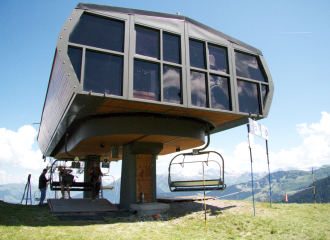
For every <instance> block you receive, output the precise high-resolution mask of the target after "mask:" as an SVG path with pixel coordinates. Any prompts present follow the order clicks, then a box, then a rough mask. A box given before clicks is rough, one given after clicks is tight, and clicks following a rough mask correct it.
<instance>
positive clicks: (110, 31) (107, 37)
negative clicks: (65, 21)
mask: <svg viewBox="0 0 330 240" xmlns="http://www.w3.org/2000/svg"><path fill="white" fill-rule="evenodd" d="M124 29H125V24H124V23H123V22H119V21H114V20H110V19H106V18H100V17H95V16H92V15H89V14H83V15H82V16H81V17H80V19H79V22H78V23H77V25H76V26H75V28H74V29H73V31H72V33H71V34H70V37H69V42H72V43H78V44H82V45H87V46H92V47H98V48H104V49H108V50H113V51H118V52H123V51H124Z"/></svg>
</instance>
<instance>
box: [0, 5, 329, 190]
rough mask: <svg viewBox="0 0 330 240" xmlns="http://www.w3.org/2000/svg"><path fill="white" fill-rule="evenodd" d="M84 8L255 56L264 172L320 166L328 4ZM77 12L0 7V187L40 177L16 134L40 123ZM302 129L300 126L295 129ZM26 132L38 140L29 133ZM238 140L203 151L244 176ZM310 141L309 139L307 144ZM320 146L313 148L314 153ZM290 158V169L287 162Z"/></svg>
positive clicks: (242, 139)
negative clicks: (259, 65) (172, 24)
mask: <svg viewBox="0 0 330 240" xmlns="http://www.w3.org/2000/svg"><path fill="white" fill-rule="evenodd" d="M91 3H94V4H103V5H110V6H118V7H127V8H136V9H142V10H150V11H158V12H165V13H177V12H180V14H181V15H185V16H187V17H190V18H192V19H194V20H197V21H199V22H201V23H203V24H206V25H208V26H210V27H212V28H214V29H216V30H219V31H221V32H223V33H225V34H228V35H230V36H232V37H235V38H237V39H239V40H241V41H243V42H245V43H247V44H250V45H252V46H254V47H256V48H259V49H260V50H261V51H262V52H263V55H264V57H265V59H266V62H267V64H268V67H269V69H270V72H271V74H272V77H273V80H274V85H275V94H274V100H273V103H272V106H271V110H270V114H269V116H268V118H267V119H264V120H261V121H259V122H260V123H261V124H263V125H265V126H266V127H268V129H269V134H270V140H269V148H270V149H269V150H270V151H271V152H272V155H271V168H273V169H276V168H279V167H284V168H285V167H298V168H303V167H309V166H313V165H315V166H319V165H323V164H330V150H329V149H330V136H329V135H330V132H329V127H327V126H328V124H327V123H328V121H329V117H328V115H329V113H330V109H329V99H330V97H329V93H328V92H329V90H328V89H329V87H330V83H329V82H330V79H329V78H330V77H329V74H328V73H327V71H325V70H326V69H328V68H329V66H328V64H329V56H330V50H329V43H328V42H329V39H330V18H329V16H328V11H329V9H330V2H329V1H290V0H289V1H237V0H231V1H220V0H210V1H207V2H205V1H191V0H190V1H180V0H176V1H158V0H152V1H131V0H129V1H93V2H91ZM77 4H78V2H77V1H68V0H66V1H62V0H57V1H9V0H3V1H2V2H1V8H0V31H1V38H0V48H1V54H0V84H1V85H0V86H1V94H0V102H1V105H0V116H1V118H0V129H1V131H0V134H1V135H2V136H1V135H0V184H3V183H10V182H20V181H23V182H25V181H26V177H27V173H28V172H31V173H33V175H35V176H36V177H37V176H38V175H39V173H40V169H41V168H42V163H40V161H41V160H40V159H38V156H39V155H38V154H39V153H38V145H37V143H36V134H35V132H33V129H31V128H28V127H25V128H24V129H23V130H21V131H20V132H18V130H19V129H20V128H21V127H23V126H25V125H31V124H32V123H37V122H40V118H41V112H42V107H43V103H44V99H45V94H46V90H47V85H48V80H49V75H50V70H51V66H52V61H53V57H54V52H55V47H56V39H57V36H58V34H59V32H60V29H61V27H62V26H63V24H64V22H65V21H66V19H67V17H68V16H69V14H70V13H71V11H73V9H74V8H75V6H76V5H77ZM322 112H323V114H322ZM304 123H305V124H306V125H300V127H298V125H299V124H304ZM313 124H314V125H313ZM329 124H330V122H329ZM33 128H34V129H35V130H38V125H33ZM246 136H247V133H246V127H245V126H242V127H238V128H235V129H231V130H227V131H225V132H222V133H217V134H215V135H212V137H211V145H210V147H211V148H213V149H216V150H219V151H221V152H222V153H223V155H224V156H225V157H227V159H228V160H227V161H228V164H227V166H228V167H229V170H237V171H238V170H239V171H249V165H246V164H249V156H248V155H246V154H245V151H246V149H247V147H246V145H244V144H246V142H247V137H246ZM315 136H316V138H317V139H314V138H313V137H315ZM9 139H11V141H9ZM17 139H20V140H17ZM22 139H23V140H24V141H23V140H22ZM17 144H18V145H17ZM256 144H258V145H257V147H256V149H255V150H254V151H256V156H259V155H260V157H256V166H257V165H258V161H260V162H261V161H263V163H264V161H266V159H265V157H266V156H263V155H262V152H264V149H262V146H264V142H263V141H262V140H256ZM304 144H306V145H304ZM313 144H315V145H316V146H314V145H313ZM259 145H260V147H259ZM320 146H322V148H321V149H318V147H320ZM307 148H309V149H308V151H307V150H306V149H307ZM244 149H245V150H244ZM314 150H315V152H314ZM20 151H21V152H20ZM258 151H260V152H258ZM304 151H306V153H303V152H304ZM320 151H321V152H322V154H321V155H320ZM4 152H5V153H6V152H7V153H8V152H9V154H7V155H6V154H4ZM13 152H15V154H14V153H13ZM10 153H11V154H10ZM294 154H295V155H294ZM304 154H305V155H304ZM245 155H246V157H245ZM293 155H294V156H293ZM319 155H320V156H319ZM288 156H290V158H289V157H288ZM313 156H318V157H317V158H315V157H313ZM272 157H273V159H274V161H273V162H272ZM287 157H288V159H286V158H287ZM32 158H33V159H32ZM168 158H169V157H165V158H164V157H161V158H160V160H159V166H158V171H159V172H165V171H166V164H167V162H168V160H167V159H168ZM245 158H246V160H245ZM295 158H299V159H297V160H292V161H291V160H290V159H295ZM281 159H286V160H285V161H284V160H281ZM327 159H328V160H327ZM225 160H226V159H225ZM260 166H262V167H260V168H258V166H257V167H256V169H257V170H260V171H261V170H263V169H264V170H265V171H266V170H267V169H266V166H264V165H260ZM119 170H120V168H119V166H117V167H115V168H114V171H117V172H115V173H114V174H115V175H119V174H120V172H119Z"/></svg>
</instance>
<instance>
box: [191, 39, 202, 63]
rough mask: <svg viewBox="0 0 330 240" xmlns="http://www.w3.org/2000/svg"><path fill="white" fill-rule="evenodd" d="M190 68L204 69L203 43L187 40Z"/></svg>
mask: <svg viewBox="0 0 330 240" xmlns="http://www.w3.org/2000/svg"><path fill="white" fill-rule="evenodd" d="M189 53H190V66H192V67H197V68H203V69H205V49H204V43H202V42H197V41H194V40H189Z"/></svg>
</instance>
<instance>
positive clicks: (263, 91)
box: [261, 85, 268, 107]
mask: <svg viewBox="0 0 330 240" xmlns="http://www.w3.org/2000/svg"><path fill="white" fill-rule="evenodd" d="M267 95H268V86H265V85H261V96H262V102H263V104H264V107H265V101H266V97H267Z"/></svg>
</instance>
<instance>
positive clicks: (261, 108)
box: [232, 47, 270, 117]
mask: <svg viewBox="0 0 330 240" xmlns="http://www.w3.org/2000/svg"><path fill="white" fill-rule="evenodd" d="M236 52H239V53H242V54H246V55H250V56H253V57H255V58H256V59H257V63H258V66H259V68H260V71H261V74H262V75H263V77H264V79H265V82H262V81H258V80H254V79H252V78H245V77H240V76H237V74H236V55H235V54H236ZM232 61H233V70H232V71H233V74H234V79H235V81H234V82H235V89H238V86H237V81H238V80H239V81H245V82H250V83H255V84H257V90H258V101H259V113H258V114H253V113H251V116H257V117H259V116H263V115H264V112H265V111H266V110H265V105H266V104H265V103H264V101H263V99H262V87H261V86H262V85H263V86H266V88H267V89H268V94H269V91H270V83H269V82H270V79H269V77H268V74H267V71H266V69H265V66H264V64H263V61H262V59H261V56H260V55H258V54H255V53H253V52H250V51H248V50H246V49H242V48H240V47H233V48H232ZM235 97H236V109H237V113H239V114H241V115H247V116H250V113H246V112H241V111H239V101H238V92H237V93H236V94H235ZM265 100H267V94H266V98H265Z"/></svg>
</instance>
